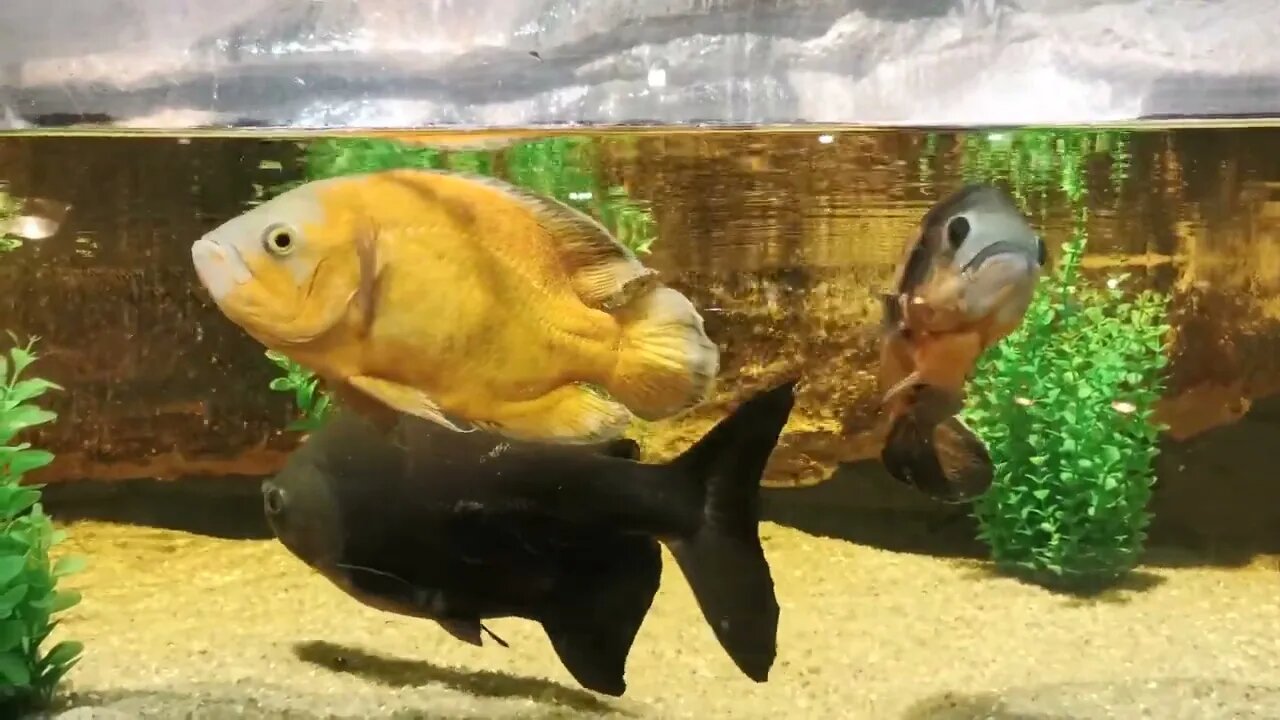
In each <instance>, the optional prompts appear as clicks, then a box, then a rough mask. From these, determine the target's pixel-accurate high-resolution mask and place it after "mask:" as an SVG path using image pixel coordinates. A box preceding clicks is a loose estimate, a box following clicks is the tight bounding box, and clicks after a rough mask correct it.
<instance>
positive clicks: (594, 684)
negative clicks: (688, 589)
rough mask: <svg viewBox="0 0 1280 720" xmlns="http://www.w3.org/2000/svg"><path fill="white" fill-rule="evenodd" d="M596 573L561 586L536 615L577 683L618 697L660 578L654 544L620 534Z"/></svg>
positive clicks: (648, 539) (658, 558) (650, 540)
mask: <svg viewBox="0 0 1280 720" xmlns="http://www.w3.org/2000/svg"><path fill="white" fill-rule="evenodd" d="M603 552H604V554H605V555H608V556H609V557H610V559H611V561H610V562H609V563H607V564H606V566H605V567H602V568H601V573H600V574H592V575H588V576H586V577H584V578H582V580H581V583H575V584H574V585H573V586H565V587H564V588H563V590H562V592H560V593H557V597H556V598H555V600H554V601H553V602H550V603H548V606H547V608H546V609H545V610H544V611H543V612H542V613H541V617H540V620H541V622H542V628H543V630H544V631H545V632H546V633H547V638H548V639H550V640H551V647H552V648H553V649H554V650H555V651H556V655H557V656H558V657H559V658H560V662H561V664H563V665H564V667H565V669H566V670H568V671H569V674H570V675H572V676H573V679H574V680H577V681H578V683H579V684H580V685H582V686H583V687H585V688H587V689H588V690H593V691H595V692H598V693H601V694H604V695H612V696H613V697H618V696H620V695H622V694H623V693H624V692H626V689H627V683H626V679H625V675H626V664H627V656H628V655H630V654H631V644H632V643H633V642H635V639H636V634H637V633H638V632H639V631H640V625H641V624H642V623H643V622H644V619H645V616H646V615H648V614H649V607H650V606H651V605H652V604H653V598H654V596H655V595H657V593H658V585H659V583H660V582H661V579H662V552H661V551H660V550H659V549H658V543H657V542H655V541H654V540H653V539H652V538H650V537H645V536H641V535H631V536H624V537H623V538H622V539H621V540H620V541H619V544H618V546H617V547H616V548H606V549H603Z"/></svg>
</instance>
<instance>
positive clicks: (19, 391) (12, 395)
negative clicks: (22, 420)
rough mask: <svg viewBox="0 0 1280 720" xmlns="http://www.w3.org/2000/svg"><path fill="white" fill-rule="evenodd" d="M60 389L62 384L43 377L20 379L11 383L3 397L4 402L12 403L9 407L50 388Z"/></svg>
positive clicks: (38, 395) (41, 393)
mask: <svg viewBox="0 0 1280 720" xmlns="http://www.w3.org/2000/svg"><path fill="white" fill-rule="evenodd" d="M62 389H63V388H62V386H61V385H58V384H57V383H55V382H52V381H49V380H45V379H43V378H31V379H30V380H20V381H18V382H16V383H14V384H13V385H11V386H10V387H9V391H8V392H6V393H5V394H4V399H5V402H6V403H12V404H11V405H9V407H15V406H17V405H19V404H21V403H24V402H26V401H28V400H30V399H32V398H36V397H40V396H41V395H43V394H45V393H47V392H49V391H50V390H62Z"/></svg>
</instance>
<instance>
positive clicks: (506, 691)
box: [293, 640, 626, 714]
mask: <svg viewBox="0 0 1280 720" xmlns="http://www.w3.org/2000/svg"><path fill="white" fill-rule="evenodd" d="M293 652H294V655H296V656H297V657H298V659H299V660H302V661H303V662H306V663H310V664H312V665H316V666H318V667H322V668H325V669H326V670H329V671H332V672H339V673H351V674H353V675H357V676H359V677H361V678H363V679H365V680H369V681H371V682H376V683H379V684H382V685H387V686H390V687H416V686H419V685H423V684H426V683H438V684H441V685H445V686H447V687H449V688H452V689H454V690H458V691H460V692H465V693H469V694H471V695H475V696H477V697H490V698H512V697H518V698H526V699H529V700H533V701H534V702H538V703H550V704H555V705H562V706H564V707H567V708H570V709H572V710H576V711H579V712H594V713H601V712H614V713H623V714H626V713H625V711H624V710H622V709H620V708H618V707H616V706H614V705H612V704H610V703H608V702H606V701H604V700H602V699H600V698H598V697H596V696H595V695H593V694H592V693H590V692H588V691H586V690H580V689H578V688H570V687H565V686H564V685H561V684H559V683H555V682H552V681H550V680H543V679H541V678H531V677H519V676H516V675H509V674H507V673H501V672H491V671H487V670H476V671H471V670H456V669H453V668H446V667H440V666H438V665H432V664H431V663H429V662H425V661H423V660H402V659H399V658H391V657H384V656H381V655H374V654H371V653H369V652H366V651H364V650H359V649H357V648H352V647H346V646H343V645H336V644H334V643H330V642H325V641H323V640H314V641H310V642H304V643H297V644H295V645H294V647H293Z"/></svg>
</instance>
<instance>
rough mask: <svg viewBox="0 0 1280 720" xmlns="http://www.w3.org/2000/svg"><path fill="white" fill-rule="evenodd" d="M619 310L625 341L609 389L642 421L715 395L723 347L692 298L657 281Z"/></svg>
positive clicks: (677, 410) (695, 403) (622, 343)
mask: <svg viewBox="0 0 1280 720" xmlns="http://www.w3.org/2000/svg"><path fill="white" fill-rule="evenodd" d="M615 315H616V317H617V318H618V322H619V323H620V324H621V325H622V342H621V344H620V347H619V349H618V361H617V365H616V366H615V368H614V372H613V376H612V378H611V379H610V381H609V383H608V386H607V388H606V389H607V390H608V391H609V394H611V395H613V397H614V398H616V399H617V400H618V401H619V402H621V403H622V404H623V405H626V406H627V407H628V408H630V409H631V412H633V413H635V415H636V416H637V417H639V418H641V419H643V420H661V419H663V418H666V417H671V416H672V415H675V414H677V413H679V412H682V411H684V410H686V409H688V408H691V407H693V406H695V405H697V404H699V403H701V402H702V401H704V400H706V399H707V397H708V396H710V395H711V392H712V390H714V389H715V380H716V374H717V373H718V372H719V371H720V349H719V348H718V347H716V344H715V343H713V342H711V339H710V338H708V337H707V333H706V330H705V329H704V328H703V325H702V316H701V315H699V314H698V311H697V310H696V309H695V308H694V307H693V303H691V302H689V299H688V298H686V297H685V296H684V295H682V294H681V293H679V292H678V291H676V290H673V289H671V288H669V287H665V286H658V287H655V288H654V289H653V290H651V291H650V292H648V293H646V294H644V295H642V296H640V297H638V298H636V299H635V300H634V301H632V302H631V303H629V304H628V305H627V306H626V307H624V308H622V309H621V310H619V311H617V313H616V314H615Z"/></svg>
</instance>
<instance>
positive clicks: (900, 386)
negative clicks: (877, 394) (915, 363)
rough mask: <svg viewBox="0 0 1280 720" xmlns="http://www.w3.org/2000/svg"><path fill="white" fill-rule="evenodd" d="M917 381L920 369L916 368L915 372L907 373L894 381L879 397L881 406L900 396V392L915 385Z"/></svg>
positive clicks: (918, 380)
mask: <svg viewBox="0 0 1280 720" xmlns="http://www.w3.org/2000/svg"><path fill="white" fill-rule="evenodd" d="M919 382H920V371H918V370H917V371H915V372H912V373H910V374H908V375H907V376H906V377H904V378H902V379H901V380H899V381H898V382H896V383H894V385H893V387H891V388H889V389H888V390H886V391H885V392H884V395H883V396H882V397H881V398H880V405H881V407H884V406H886V405H889V404H890V403H891V402H893V401H894V400H895V399H897V398H898V397H899V396H901V395H902V393H904V392H907V391H908V390H910V389H911V388H913V387H915V386H916V384H918V383H919Z"/></svg>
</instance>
